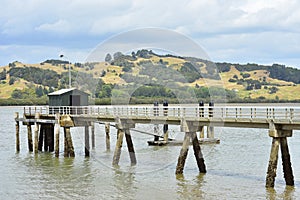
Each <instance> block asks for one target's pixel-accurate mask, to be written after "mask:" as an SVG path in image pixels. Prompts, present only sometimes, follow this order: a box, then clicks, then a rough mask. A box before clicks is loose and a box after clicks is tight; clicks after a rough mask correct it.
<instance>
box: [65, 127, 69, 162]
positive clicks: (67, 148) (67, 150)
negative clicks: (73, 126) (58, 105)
mask: <svg viewBox="0 0 300 200" xmlns="http://www.w3.org/2000/svg"><path fill="white" fill-rule="evenodd" d="M66 132H67V131H66V127H64V157H69V154H70V152H69V145H68V140H67V134H66Z"/></svg>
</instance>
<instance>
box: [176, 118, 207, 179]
mask: <svg viewBox="0 0 300 200" xmlns="http://www.w3.org/2000/svg"><path fill="white" fill-rule="evenodd" d="M180 129H181V131H182V132H185V136H184V140H183V144H182V148H181V150H180V155H179V157H178V161H177V167H176V174H182V173H183V169H184V164H185V160H186V157H187V155H188V150H189V144H190V141H191V139H192V143H193V149H194V155H195V158H196V161H197V165H198V168H199V171H200V172H201V173H206V166H205V163H204V159H203V155H202V152H201V148H200V145H199V141H198V138H197V134H196V132H197V130H199V124H198V123H197V122H193V121H186V120H182V121H181V124H180Z"/></svg>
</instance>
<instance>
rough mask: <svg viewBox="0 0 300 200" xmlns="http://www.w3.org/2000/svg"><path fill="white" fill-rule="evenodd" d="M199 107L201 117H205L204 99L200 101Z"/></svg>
mask: <svg viewBox="0 0 300 200" xmlns="http://www.w3.org/2000/svg"><path fill="white" fill-rule="evenodd" d="M199 107H200V109H199V117H204V103H203V101H200V103H199Z"/></svg>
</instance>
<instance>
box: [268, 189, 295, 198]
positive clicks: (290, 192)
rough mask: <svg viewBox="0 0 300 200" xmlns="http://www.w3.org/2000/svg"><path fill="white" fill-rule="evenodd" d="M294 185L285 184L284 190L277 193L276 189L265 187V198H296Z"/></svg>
mask: <svg viewBox="0 0 300 200" xmlns="http://www.w3.org/2000/svg"><path fill="white" fill-rule="evenodd" d="M294 192H295V187H293V186H286V187H285V190H284V191H283V192H282V193H277V191H276V189H274V188H266V197H267V199H270V200H273V199H278V198H280V199H296V197H295V196H294Z"/></svg>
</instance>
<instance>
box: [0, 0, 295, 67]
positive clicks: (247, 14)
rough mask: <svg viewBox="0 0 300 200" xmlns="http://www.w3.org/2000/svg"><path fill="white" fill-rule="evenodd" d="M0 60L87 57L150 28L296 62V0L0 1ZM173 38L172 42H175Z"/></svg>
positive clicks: (206, 46) (209, 47) (250, 55)
mask: <svg viewBox="0 0 300 200" xmlns="http://www.w3.org/2000/svg"><path fill="white" fill-rule="evenodd" d="M0 3H1V8H0V9H1V11H0V66H4V65H8V63H10V62H13V61H20V62H23V63H39V62H43V61H45V60H47V59H58V58H59V55H60V54H63V55H65V59H68V60H69V61H71V62H73V63H74V62H85V61H86V59H87V57H89V55H90V54H91V52H92V51H93V50H94V49H95V48H97V46H99V44H100V45H101V44H103V43H105V41H107V40H109V39H111V38H113V37H115V36H116V35H120V34H123V33H126V32H128V31H129V32H130V31H132V30H137V29H144V28H156V29H163V30H168V31H173V32H176V33H178V34H181V35H184V36H186V37H187V38H189V39H190V40H192V41H194V42H195V43H197V44H198V45H199V46H200V47H201V48H202V49H203V50H204V51H205V53H206V54H207V55H208V56H209V58H210V59H211V60H212V61H218V62H231V63H258V64H272V63H280V64H285V65H287V66H291V67H297V68H300V56H299V55H300V1H297V0H289V1H287V0H226V1H225V0H189V1H186V0H173V1H169V0H165V1H161V0H151V1H149V0H148V1H146V0H126V1H125V0H110V1H104V0H84V1H83V0H51V1H49V0H0ZM174 42H176V41H174Z"/></svg>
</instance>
